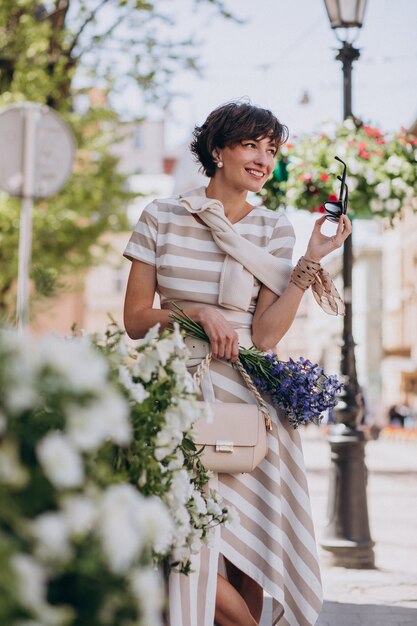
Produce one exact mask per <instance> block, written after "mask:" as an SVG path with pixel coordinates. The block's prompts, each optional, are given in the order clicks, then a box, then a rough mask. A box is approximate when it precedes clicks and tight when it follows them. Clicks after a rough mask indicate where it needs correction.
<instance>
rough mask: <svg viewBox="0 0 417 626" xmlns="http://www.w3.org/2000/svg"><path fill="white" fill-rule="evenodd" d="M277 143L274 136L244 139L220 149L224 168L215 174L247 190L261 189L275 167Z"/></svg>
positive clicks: (219, 154) (255, 190)
mask: <svg viewBox="0 0 417 626" xmlns="http://www.w3.org/2000/svg"><path fill="white" fill-rule="evenodd" d="M276 153H277V145H276V142H275V141H274V139H273V138H271V137H263V138H259V139H244V140H242V141H241V142H240V143H238V144H237V145H234V146H226V147H225V148H222V149H221V150H219V151H218V156H219V158H220V160H221V161H223V168H221V169H218V170H217V172H216V174H215V176H216V177H219V178H222V179H223V180H224V182H225V183H226V184H230V185H232V186H233V187H234V188H238V189H242V190H243V189H244V190H246V191H254V192H257V191H260V190H261V189H262V187H263V186H264V184H265V183H266V181H267V180H268V178H269V176H270V175H271V174H272V172H273V170H274V167H275V156H276Z"/></svg>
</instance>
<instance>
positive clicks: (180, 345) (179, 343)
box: [172, 322, 186, 352]
mask: <svg viewBox="0 0 417 626" xmlns="http://www.w3.org/2000/svg"><path fill="white" fill-rule="evenodd" d="M172 341H173V343H174V346H175V347H176V348H177V349H178V350H180V351H181V352H182V351H183V350H185V349H186V346H185V342H184V337H183V336H182V335H181V330H180V326H179V324H178V323H177V322H174V331H173V333H172Z"/></svg>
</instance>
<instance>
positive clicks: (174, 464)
mask: <svg viewBox="0 0 417 626" xmlns="http://www.w3.org/2000/svg"><path fill="white" fill-rule="evenodd" d="M183 465H184V455H183V453H182V451H181V450H176V451H175V454H173V456H172V459H170V461H169V463H168V470H170V471H171V472H172V471H174V470H179V469H181V468H182V466H183Z"/></svg>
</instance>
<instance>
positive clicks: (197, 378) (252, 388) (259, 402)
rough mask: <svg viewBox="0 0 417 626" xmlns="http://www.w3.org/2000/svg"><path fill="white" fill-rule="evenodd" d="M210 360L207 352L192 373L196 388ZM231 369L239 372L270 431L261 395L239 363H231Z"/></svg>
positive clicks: (264, 403)
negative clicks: (233, 368)
mask: <svg viewBox="0 0 417 626" xmlns="http://www.w3.org/2000/svg"><path fill="white" fill-rule="evenodd" d="M212 359H213V356H212V353H211V352H208V353H207V354H206V356H205V357H204V359H203V360H202V361H201V363H200V364H199V366H198V367H197V369H196V371H195V372H194V374H193V378H194V380H195V382H196V383H197V385H198V387H201V382H202V380H203V377H204V375H205V374H206V372H207V371H208V369H209V368H210V363H211V361H212ZM233 367H235V368H236V369H237V370H238V371H239V372H240V374H241V376H242V378H243V380H244V381H245V384H246V387H247V388H248V389H249V391H251V392H252V393H253V395H254V396H255V400H256V404H257V405H258V409H259V410H260V411H261V413H262V414H263V416H264V419H265V427H266V429H267V430H272V420H271V416H270V415H269V410H268V407H267V405H266V402H265V400H264V399H263V398H262V396H261V394H260V393H259V391H258V390H257V388H256V387H255V385H254V383H253V381H252V379H251V377H250V376H249V374H248V373H247V371H246V370H245V368H244V367H243V365H242V363H241V362H240V361H235V363H233Z"/></svg>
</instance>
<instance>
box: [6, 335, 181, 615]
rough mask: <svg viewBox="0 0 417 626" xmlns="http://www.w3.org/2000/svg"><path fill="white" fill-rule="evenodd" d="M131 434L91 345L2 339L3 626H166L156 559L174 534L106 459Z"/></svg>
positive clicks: (150, 501) (160, 510)
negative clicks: (154, 529)
mask: <svg viewBox="0 0 417 626" xmlns="http://www.w3.org/2000/svg"><path fill="white" fill-rule="evenodd" d="M132 435H133V430H132V424H131V421H130V407H129V404H128V402H127V401H126V399H125V398H124V397H123V395H121V394H120V392H119V391H118V389H117V388H116V386H115V385H114V384H113V383H112V382H111V379H110V369H109V367H108V364H107V363H106V360H105V358H103V356H102V355H100V354H99V353H98V351H95V350H93V349H92V348H91V346H90V345H88V343H87V342H86V341H76V340H73V341H64V340H62V339H59V338H53V337H46V338H44V339H43V340H41V341H40V342H39V343H35V342H34V341H33V340H31V339H30V338H29V337H22V338H19V337H18V336H17V335H16V334H15V333H12V332H3V333H1V335H0V565H1V566H0V623H1V624H7V625H8V626H35V625H36V626H41V625H42V626H61V625H62V626H64V625H70V624H73V625H79V626H81V625H85V624H89V626H105V625H111V626H119V625H120V626H121V625H122V624H123V625H124V626H125V625H128V624H132V625H133V624H135V625H138V624H140V625H141V626H148V625H149V624H150V623H152V624H161V617H160V615H161V610H162V606H163V601H164V597H163V584H162V580H161V576H160V574H159V573H158V571H157V570H156V569H155V563H154V560H153V558H152V555H153V553H154V552H155V551H159V550H160V548H161V545H162V544H164V545H169V544H170V542H171V541H172V536H173V532H174V528H173V522H172V519H171V516H170V515H169V512H168V510H167V508H166V506H165V505H163V504H162V502H161V501H160V499H159V498H155V497H150V498H146V497H145V496H144V495H142V494H141V493H140V492H139V490H138V489H136V488H135V487H133V486H132V485H130V484H123V483H121V482H120V481H118V477H117V476H115V475H114V471H113V467H112V463H111V462H110V461H109V450H111V449H113V448H114V447H115V446H118V447H124V446H127V445H128V444H129V443H130V442H131V440H132ZM151 525H152V526H153V525H155V526H157V527H158V530H159V535H158V537H157V538H156V537H155V536H154V535H153V534H152V533H150V532H149V528H150V526H151ZM144 581H147V582H146V585H145V584H144ZM145 586H147V589H145Z"/></svg>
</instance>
